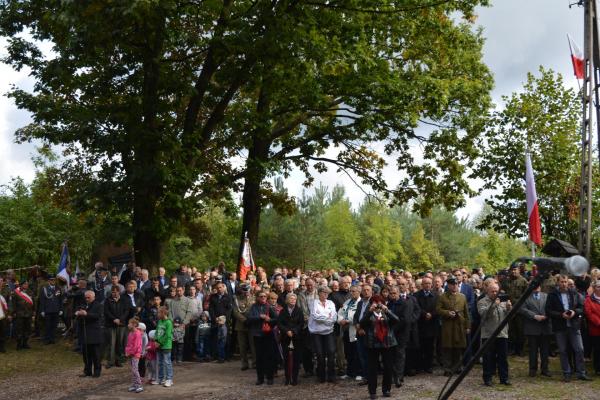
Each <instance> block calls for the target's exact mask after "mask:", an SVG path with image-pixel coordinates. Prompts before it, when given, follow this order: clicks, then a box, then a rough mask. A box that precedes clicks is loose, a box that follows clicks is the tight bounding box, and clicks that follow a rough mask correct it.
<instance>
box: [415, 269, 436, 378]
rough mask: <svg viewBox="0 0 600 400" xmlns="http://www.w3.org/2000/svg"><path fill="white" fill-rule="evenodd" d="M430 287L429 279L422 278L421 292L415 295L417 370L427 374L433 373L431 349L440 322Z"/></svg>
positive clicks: (434, 297) (433, 294)
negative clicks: (417, 343)
mask: <svg viewBox="0 0 600 400" xmlns="http://www.w3.org/2000/svg"><path fill="white" fill-rule="evenodd" d="M432 286H433V282H432V280H431V278H429V277H424V278H423V279H422V280H421V290H419V291H418V292H417V293H416V294H415V298H416V299H417V303H418V304H419V308H420V309H421V315H420V316H419V322H418V328H419V344H420V346H421V351H420V352H419V355H418V358H419V360H420V363H419V364H420V365H419V368H420V369H421V370H422V371H425V372H426V373H428V374H431V373H432V372H433V349H434V346H435V340H436V338H437V337H438V336H439V331H440V329H439V326H440V320H439V318H438V315H437V312H436V310H435V306H436V304H437V300H438V295H437V293H435V292H434V291H433V287H432Z"/></svg>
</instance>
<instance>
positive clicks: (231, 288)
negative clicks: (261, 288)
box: [224, 272, 239, 298]
mask: <svg viewBox="0 0 600 400" xmlns="http://www.w3.org/2000/svg"><path fill="white" fill-rule="evenodd" d="M224 283H225V288H226V289H227V294H228V295H229V296H230V297H231V298H233V296H235V293H236V289H237V286H238V284H239V282H238V280H237V273H236V272H228V273H227V279H226V280H225V282H224Z"/></svg>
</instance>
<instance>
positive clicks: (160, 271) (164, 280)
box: [158, 267, 169, 290]
mask: <svg viewBox="0 0 600 400" xmlns="http://www.w3.org/2000/svg"><path fill="white" fill-rule="evenodd" d="M165 273H166V271H165V268H164V267H160V268H159V269H158V280H159V281H160V288H161V290H162V289H164V288H165V286H166V285H167V284H168V283H169V282H168V280H167V277H166V275H165Z"/></svg>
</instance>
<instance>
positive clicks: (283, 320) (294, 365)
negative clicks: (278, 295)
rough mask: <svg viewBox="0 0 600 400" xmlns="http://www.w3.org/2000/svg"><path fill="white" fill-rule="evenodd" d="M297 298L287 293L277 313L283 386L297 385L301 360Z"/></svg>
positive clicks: (299, 311) (300, 327)
mask: <svg viewBox="0 0 600 400" xmlns="http://www.w3.org/2000/svg"><path fill="white" fill-rule="evenodd" d="M296 301H297V296H296V295H295V294H294V293H288V294H287V295H286V296H285V307H283V309H282V310H281V312H280V313H279V321H278V322H279V323H278V325H279V330H280V331H281V345H282V349H283V369H284V370H285V384H286V385H289V384H291V385H297V384H298V371H299V369H300V359H301V358H302V339H301V338H300V333H301V331H302V327H303V326H304V314H303V313H302V309H301V308H300V307H298V306H296Z"/></svg>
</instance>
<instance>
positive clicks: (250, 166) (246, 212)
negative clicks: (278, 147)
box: [237, 138, 271, 276]
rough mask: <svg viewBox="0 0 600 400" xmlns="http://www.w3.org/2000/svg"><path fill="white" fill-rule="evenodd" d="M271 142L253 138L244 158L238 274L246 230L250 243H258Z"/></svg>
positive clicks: (253, 244)
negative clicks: (244, 172)
mask: <svg viewBox="0 0 600 400" xmlns="http://www.w3.org/2000/svg"><path fill="white" fill-rule="evenodd" d="M270 147H271V142H270V141H267V140H261V139H258V138H255V139H254V140H253V141H252V147H251V148H250V149H249V150H250V151H249V152H248V159H247V160H246V175H245V179H244V193H243V195H242V210H243V211H242V213H243V214H242V232H241V236H240V247H239V251H238V259H237V261H238V266H237V272H238V276H239V273H240V265H239V260H240V259H241V257H242V252H243V251H244V239H245V235H246V232H247V233H248V239H250V245H251V246H252V247H253V248H254V249H256V248H257V244H258V229H259V225H260V214H261V212H262V199H261V194H260V185H261V183H262V181H263V179H265V176H266V170H265V167H264V163H265V161H267V158H268V156H269V149H270Z"/></svg>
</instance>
